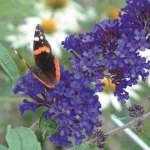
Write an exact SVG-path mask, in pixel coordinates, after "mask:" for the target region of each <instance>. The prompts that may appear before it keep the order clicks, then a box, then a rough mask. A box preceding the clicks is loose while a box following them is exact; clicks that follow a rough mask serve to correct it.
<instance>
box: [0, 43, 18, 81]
mask: <svg viewBox="0 0 150 150" xmlns="http://www.w3.org/2000/svg"><path fill="white" fill-rule="evenodd" d="M0 65H1V66H2V68H3V69H4V70H5V71H6V73H7V74H8V75H9V77H10V78H11V80H12V81H13V82H16V81H17V80H18V79H19V73H18V70H17V67H16V64H15V62H14V60H13V59H12V57H11V56H10V55H9V54H8V52H7V50H6V49H5V48H4V47H3V46H2V45H1V44H0Z"/></svg>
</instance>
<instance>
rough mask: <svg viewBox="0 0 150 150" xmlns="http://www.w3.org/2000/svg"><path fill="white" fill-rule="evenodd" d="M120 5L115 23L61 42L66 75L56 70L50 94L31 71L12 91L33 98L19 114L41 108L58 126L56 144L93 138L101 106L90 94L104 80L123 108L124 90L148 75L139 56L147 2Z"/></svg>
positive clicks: (149, 14) (145, 44)
mask: <svg viewBox="0 0 150 150" xmlns="http://www.w3.org/2000/svg"><path fill="white" fill-rule="evenodd" d="M126 2H127V6H126V7H125V8H123V9H122V10H121V11H122V13H120V14H119V16H120V20H118V19H117V20H105V21H102V22H100V23H98V24H95V25H94V27H93V30H92V31H91V32H88V33H86V34H85V35H83V34H79V36H78V37H76V36H75V35H71V36H69V37H67V38H66V40H65V41H63V42H62V45H63V46H64V48H65V49H66V50H67V51H69V52H70V53H71V54H72V58H70V63H71V68H72V72H68V71H67V70H65V69H64V68H63V67H61V80H60V82H59V83H58V84H57V85H56V86H55V89H54V90H47V89H45V87H44V86H43V85H42V84H41V83H40V82H39V81H37V80H36V79H35V78H34V77H33V75H32V73H31V72H29V73H28V74H27V75H25V76H23V77H21V78H20V80H19V81H18V83H17V84H16V87H15V88H14V93H18V92H22V93H23V95H27V96H29V97H30V98H32V99H33V101H28V100H27V99H24V100H23V104H22V105H21V106H20V111H21V114H23V113H24V112H25V111H27V110H31V111H32V112H35V111H36V109H37V108H39V107H41V106H44V107H47V111H46V113H45V118H46V119H47V120H48V119H50V118H51V117H53V118H54V119H55V121H56V123H57V124H58V128H57V131H56V133H54V134H52V135H51V136H50V141H52V142H54V143H55V144H56V145H61V146H68V145H70V144H71V141H73V142H74V143H75V144H80V143H81V142H82V141H83V139H84V138H85V136H87V135H90V134H91V133H93V131H94V128H95V127H96V126H97V125H98V124H99V120H98V117H99V115H101V112H100V110H99V109H100V107H101V105H100V103H99V102H98V97H97V96H96V95H94V94H95V92H97V91H99V92H101V91H102V90H103V86H104V83H102V82H101V80H102V79H103V78H104V77H106V78H109V79H111V80H112V82H113V83H115V84H116V89H115V91H114V95H115V96H117V97H118V101H120V102H121V103H125V102H126V100H127V99H129V94H128V93H127V92H126V90H125V89H126V87H127V86H132V85H135V84H137V82H138V80H139V77H142V80H143V81H144V80H145V78H146V76H148V75H149V73H148V71H149V69H150V62H149V61H147V60H146V58H144V57H142V56H141V55H140V51H145V50H146V49H149V48H150V44H149V42H150V35H149V32H150V28H149V27H150V11H149V8H150V1H149V0H127V1H126ZM95 135H96V134H95ZM97 135H98V134H97Z"/></svg>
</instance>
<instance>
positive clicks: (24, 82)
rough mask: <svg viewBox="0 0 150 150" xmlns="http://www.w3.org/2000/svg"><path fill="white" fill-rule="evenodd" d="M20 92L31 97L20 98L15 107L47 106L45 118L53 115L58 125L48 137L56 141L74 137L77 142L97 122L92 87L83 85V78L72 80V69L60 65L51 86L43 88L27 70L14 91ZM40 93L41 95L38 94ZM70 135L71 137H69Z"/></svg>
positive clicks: (22, 109)
mask: <svg viewBox="0 0 150 150" xmlns="http://www.w3.org/2000/svg"><path fill="white" fill-rule="evenodd" d="M18 92H23V95H27V96H29V97H31V98H32V99H33V100H34V101H33V102H31V101H28V100H26V99H24V100H23V105H21V106H20V108H19V110H20V112H21V114H23V113H24V112H25V111H26V110H31V111H32V112H35V111H36V109H37V108H38V107H41V106H44V107H47V111H46V113H45V118H46V119H47V120H49V119H50V118H52V117H53V118H54V119H55V122H56V123H57V125H58V128H57V131H56V133H54V134H52V135H51V136H50V141H51V142H54V143H55V144H56V145H60V146H68V145H70V144H71V140H73V139H74V143H75V144H80V143H81V142H82V140H83V139H84V138H85V136H86V135H90V134H91V133H92V132H93V129H94V127H95V126H96V125H97V124H99V119H98V116H99V115H100V114H101V112H100V110H99V109H100V107H101V105H100V103H99V101H98V97H97V96H96V95H94V91H93V90H91V89H90V88H88V87H85V86H84V80H76V79H75V78H74V75H73V74H72V73H69V72H68V71H66V70H64V68H63V67H61V80H60V82H59V83H58V84H57V85H56V87H55V89H54V90H48V89H45V88H44V86H43V85H42V84H41V83H40V82H39V81H38V80H36V79H35V78H34V76H33V75H32V73H31V72H29V73H28V74H27V75H26V76H23V77H21V78H20V80H19V82H18V83H17V85H16V87H15V88H14V93H18ZM40 95H42V96H40ZM71 137H72V138H71Z"/></svg>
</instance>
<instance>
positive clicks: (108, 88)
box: [95, 78, 142, 112]
mask: <svg viewBox="0 0 150 150" xmlns="http://www.w3.org/2000/svg"><path fill="white" fill-rule="evenodd" d="M101 81H102V82H103V83H105V86H104V87H103V92H96V93H95V94H96V95H98V97H99V101H100V103H101V105H102V109H101V110H105V109H107V108H109V106H110V105H112V106H113V107H114V108H115V109H116V110H117V111H119V112H120V111H121V110H122V105H121V104H120V102H118V100H117V98H116V97H115V96H114V94H113V92H114V91H115V87H116V86H117V85H115V84H114V83H112V81H111V79H108V78H104V79H102V80H101ZM140 89H142V86H140V85H139V84H137V85H135V86H134V87H127V89H126V91H127V92H128V93H129V96H130V99H134V100H136V101H140V96H139V95H138V93H136V92H135V90H140ZM130 104H131V101H130V100H128V101H127V102H126V104H125V105H126V106H129V105H130Z"/></svg>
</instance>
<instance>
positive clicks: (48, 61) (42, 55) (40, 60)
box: [15, 25, 60, 89]
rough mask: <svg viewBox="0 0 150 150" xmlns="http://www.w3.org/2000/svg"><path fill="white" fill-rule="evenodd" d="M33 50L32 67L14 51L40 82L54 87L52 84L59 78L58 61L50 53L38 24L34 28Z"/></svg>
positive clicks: (49, 47) (48, 45)
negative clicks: (33, 60)
mask: <svg viewBox="0 0 150 150" xmlns="http://www.w3.org/2000/svg"><path fill="white" fill-rule="evenodd" d="M33 50H34V58H35V64H36V66H33V67H30V66H29V65H28V63H27V62H26V61H25V60H24V59H23V58H22V57H21V55H20V54H18V53H17V51H15V53H16V54H17V55H18V56H19V57H20V59H21V60H22V62H23V63H24V64H25V65H26V66H27V67H28V68H29V69H30V70H31V71H32V73H33V74H34V76H35V77H36V78H37V79H38V80H39V81H40V82H41V83H43V84H44V85H45V86H46V87H47V88H50V89H52V88H54V85H55V84H56V83H58V82H59V80H60V67H59V62H58V59H57V58H56V57H55V56H54V55H53V54H52V50H51V46H50V44H49V42H48V41H47V40H46V37H45V35H44V30H43V28H42V27H41V26H40V25H37V26H36V29H35V34H34V42H33Z"/></svg>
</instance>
